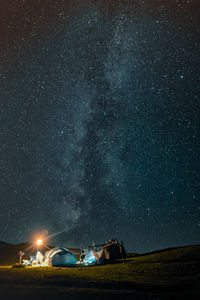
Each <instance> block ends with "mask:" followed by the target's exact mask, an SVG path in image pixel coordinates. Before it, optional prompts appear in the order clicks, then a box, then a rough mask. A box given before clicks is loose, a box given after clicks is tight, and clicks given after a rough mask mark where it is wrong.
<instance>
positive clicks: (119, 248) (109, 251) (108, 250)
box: [99, 240, 126, 263]
mask: <svg viewBox="0 0 200 300" xmlns="http://www.w3.org/2000/svg"><path fill="white" fill-rule="evenodd" d="M120 258H126V251H125V249H124V247H123V245H122V243H119V242H118V241H117V240H111V241H109V242H108V243H107V244H105V245H104V246H103V247H102V248H101V250H100V252H99V263H106V262H112V261H113V260H115V259H120Z"/></svg>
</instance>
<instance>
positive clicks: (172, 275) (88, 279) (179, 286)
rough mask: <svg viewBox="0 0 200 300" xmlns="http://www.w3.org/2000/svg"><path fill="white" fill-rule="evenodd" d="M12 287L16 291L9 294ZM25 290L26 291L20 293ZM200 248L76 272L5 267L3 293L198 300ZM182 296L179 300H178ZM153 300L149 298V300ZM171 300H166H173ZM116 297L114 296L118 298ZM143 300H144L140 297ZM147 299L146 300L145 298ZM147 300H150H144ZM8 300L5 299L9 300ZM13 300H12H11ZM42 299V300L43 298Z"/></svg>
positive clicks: (0, 272)
mask: <svg viewBox="0 0 200 300" xmlns="http://www.w3.org/2000/svg"><path fill="white" fill-rule="evenodd" d="M9 286H12V290H9ZM20 286H21V288H20ZM199 287H200V246H188V247H182V248H177V249H169V250H166V251H160V252H157V253H152V254H146V255H141V256H137V257H128V258H127V259H125V260H124V261H122V260H118V261H116V262H115V263H114V264H109V265H102V266H92V267H76V268H52V267H26V268H25V269H23V268H11V266H1V267H0V290H3V291H4V293H5V294H7V295H8V296H10V297H13V293H14V295H15V299H17V298H16V295H19V297H20V299H21V297H22V296H23V295H26V296H27V294H28V295H29V296H30V295H33V293H34V292H36V291H37V292H38V293H39V295H40V296H41V295H43V296H44V294H45V295H46V296H47V295H48V297H49V295H50V294H51V297H53V296H54V295H66V293H67V295H68V296H69V294H70V295H71V297H72V299H78V298H76V297H78V295H79V294H80V295H82V296H83V297H82V298H84V297H85V299H89V298H88V297H89V295H92V296H91V297H93V299H94V297H98V296H99V297H100V295H101V296H102V297H104V298H106V297H107V298H109V299H110V297H111V295H115V298H116V297H117V299H121V298H120V297H121V296H122V295H123V297H125V298H128V299H129V298H130V299H132V298H131V297H133V295H135V297H136V296H137V294H138V293H139V295H140V299H153V298H151V297H154V296H155V295H157V296H158V295H160V298H158V299H173V295H174V297H175V296H176V297H175V298H174V299H179V298H177V297H179V296H180V299H183V295H184V296H185V295H187V294H188V293H189V294H190V298H188V299H196V298H195V297H198V295H199V292H200V289H199ZM177 295H178V296H177ZM147 296H148V297H150V298H148V297H147ZM168 296H169V298H166V297H168ZM113 297H114V296H113ZM138 297H139V296H138ZM142 297H144V298H142ZM145 297H147V298H145ZM4 299H5V298H4ZM8 299H9V298H8ZM42 299H43V298H42ZM99 299H101V298H99Z"/></svg>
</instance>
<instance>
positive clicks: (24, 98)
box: [0, 0, 200, 251]
mask: <svg viewBox="0 0 200 300" xmlns="http://www.w3.org/2000/svg"><path fill="white" fill-rule="evenodd" d="M16 2H17V1H13V4H12V5H11V6H10V8H9V9H10V12H11V16H12V14H13V16H16V15H17V11H18V9H19V8H18V7H17V5H16ZM21 2H22V4H21V5H22V6H25V7H24V8H23V11H22V16H21V18H20V17H15V18H14V17H13V18H14V19H12V18H10V19H9V18H7V19H5V20H4V28H6V30H7V35H6V37H4V36H3V38H4V44H3V46H2V50H1V52H2V59H1V69H0V73H1V74H0V76H1V83H2V85H1V103H0V105H1V108H0V120H1V123H0V124H1V125H0V126H1V127H0V159H1V160H0V172H1V177H0V191H1V195H0V197H1V198H0V201H1V211H0V218H1V221H0V239H1V240H5V241H8V242H15V243H18V242H21V241H23V240H27V239H30V237H31V235H32V233H33V232H37V231H38V232H40V230H42V229H44V228H45V229H46V230H48V232H49V234H52V233H55V232H57V231H62V230H63V231H65V232H64V233H62V234H60V235H58V236H57V237H54V240H53V241H52V242H53V243H60V244H62V245H65V246H68V247H70V246H78V247H79V246H81V245H82V246H86V245H88V243H91V242H92V241H96V242H102V241H106V240H107V239H110V238H118V239H120V240H123V241H124V244H125V247H126V248H127V249H128V250H133V251H148V250H153V249H158V248H164V247H171V246H178V245H185V244H192V243H198V242H199V237H200V221H199V220H200V218H199V217H200V203H199V195H200V186H199V185H200V181H199V167H200V165H199V145H200V140H199V119H200V118H199V117H200V116H199V95H200V93H199V79H200V78H199V77H200V76H199V73H198V67H197V66H198V65H199V54H198V53H199V50H200V49H199V41H198V28H197V26H196V25H197V16H196V15H195V9H194V8H195V3H194V1H174V4H173V6H171V7H170V5H168V6H166V4H163V3H164V2H165V1H160V2H159V1H157V2H159V4H155V5H154V4H152V6H150V5H148V4H145V1H135V2H134V1H116V4H114V3H113V4H112V5H111V6H110V7H109V6H108V5H105V4H104V2H103V1H99V3H98V4H97V3H96V2H95V1H91V2H87V3H86V2H85V1H84V4H81V2H80V1H77V3H76V4H73V5H72V4H71V1H69V7H67V8H66V7H65V5H64V4H63V1H54V6H53V8H52V11H53V13H52V15H50V14H49V11H48V8H47V5H46V2H47V1H43V3H40V1H39V0H38V1H36V2H37V6H38V7H37V14H36V12H35V14H33V12H32V10H31V7H30V6H28V4H27V2H26V1H21ZM75 2H76V1H75ZM133 2H134V5H133ZM147 3H148V1H147ZM152 3H154V1H153V2H152ZM100 4H101V5H100ZM2 5H3V4H2ZM26 5H27V6H26ZM6 9H8V8H6V7H5V10H6ZM35 10H36V8H35ZM33 11H34V10H33ZM28 19H29V21H28ZM13 20H15V22H16V24H15V23H14V21H13ZM41 20H42V21H41ZM28 23H30V24H28ZM27 24H28V25H27ZM25 25H26V27H25ZM15 26H18V27H17V28H18V31H17V32H15V31H14V27H15ZM20 28H21V31H20ZM14 33H15V34H14Z"/></svg>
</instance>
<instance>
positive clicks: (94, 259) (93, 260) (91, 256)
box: [83, 250, 99, 266]
mask: <svg viewBox="0 0 200 300" xmlns="http://www.w3.org/2000/svg"><path fill="white" fill-rule="evenodd" d="M98 263H99V256H98V254H97V253H96V252H95V251H94V250H90V251H89V252H88V253H87V254H86V256H85V258H84V260H83V265H85V266H88V265H96V264H98Z"/></svg>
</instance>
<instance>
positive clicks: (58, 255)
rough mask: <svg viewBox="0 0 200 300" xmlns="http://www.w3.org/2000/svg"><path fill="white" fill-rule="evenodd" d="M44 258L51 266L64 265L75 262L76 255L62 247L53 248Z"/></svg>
mask: <svg viewBox="0 0 200 300" xmlns="http://www.w3.org/2000/svg"><path fill="white" fill-rule="evenodd" d="M46 259H47V262H48V263H47V264H48V265H49V266H52V267H66V266H71V265H75V264H76V263H77V259H76V257H75V256H74V255H73V254H72V253H71V252H70V251H69V250H67V249H66V248H63V247H58V248H53V249H52V250H51V251H49V253H48V256H47V258H46Z"/></svg>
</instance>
